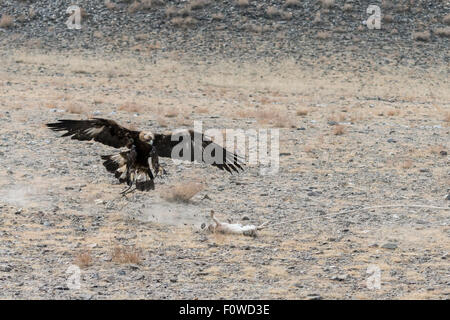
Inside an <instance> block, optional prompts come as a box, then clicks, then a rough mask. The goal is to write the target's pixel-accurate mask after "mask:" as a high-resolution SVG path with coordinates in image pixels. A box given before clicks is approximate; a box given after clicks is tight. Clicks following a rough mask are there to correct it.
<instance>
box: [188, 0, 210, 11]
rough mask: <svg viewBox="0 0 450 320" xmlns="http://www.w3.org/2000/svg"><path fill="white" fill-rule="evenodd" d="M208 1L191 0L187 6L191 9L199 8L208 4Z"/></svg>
mask: <svg viewBox="0 0 450 320" xmlns="http://www.w3.org/2000/svg"><path fill="white" fill-rule="evenodd" d="M210 3H211V2H210V1H209V0H192V1H191V2H190V4H189V6H190V8H191V9H192V10H199V9H202V8H204V7H206V6H208V5H209V4H210Z"/></svg>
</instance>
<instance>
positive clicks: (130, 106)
mask: <svg viewBox="0 0 450 320" xmlns="http://www.w3.org/2000/svg"><path fill="white" fill-rule="evenodd" d="M119 110H120V111H126V112H135V113H136V112H137V113H142V111H143V110H144V108H143V107H142V106H141V105H139V104H137V103H135V102H126V103H124V104H122V105H120V106H119Z"/></svg>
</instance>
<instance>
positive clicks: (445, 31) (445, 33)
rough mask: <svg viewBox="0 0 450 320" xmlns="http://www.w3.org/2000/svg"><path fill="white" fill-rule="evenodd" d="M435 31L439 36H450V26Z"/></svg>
mask: <svg viewBox="0 0 450 320" xmlns="http://www.w3.org/2000/svg"><path fill="white" fill-rule="evenodd" d="M434 33H435V34H436V35H437V36H439V37H443V38H450V27H445V28H437V29H435V30H434Z"/></svg>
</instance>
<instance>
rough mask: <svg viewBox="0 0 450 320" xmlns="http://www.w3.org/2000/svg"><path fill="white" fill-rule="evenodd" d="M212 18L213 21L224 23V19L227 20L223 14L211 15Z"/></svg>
mask: <svg viewBox="0 0 450 320" xmlns="http://www.w3.org/2000/svg"><path fill="white" fill-rule="evenodd" d="M211 18H212V19H213V21H222V20H223V19H224V18H225V16H224V15H223V13H220V12H219V13H213V14H212V15H211Z"/></svg>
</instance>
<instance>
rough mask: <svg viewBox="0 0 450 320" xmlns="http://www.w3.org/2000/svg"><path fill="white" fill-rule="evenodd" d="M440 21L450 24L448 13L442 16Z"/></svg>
mask: <svg viewBox="0 0 450 320" xmlns="http://www.w3.org/2000/svg"><path fill="white" fill-rule="evenodd" d="M442 22H443V23H444V24H446V25H450V13H449V14H447V15H446V16H445V17H444V18H442Z"/></svg>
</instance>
